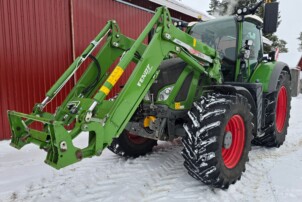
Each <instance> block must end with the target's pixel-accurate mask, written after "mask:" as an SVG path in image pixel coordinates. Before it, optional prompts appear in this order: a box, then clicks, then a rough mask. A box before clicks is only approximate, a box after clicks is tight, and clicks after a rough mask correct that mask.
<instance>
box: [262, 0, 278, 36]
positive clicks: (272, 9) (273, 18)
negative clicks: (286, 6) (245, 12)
mask: <svg viewBox="0 0 302 202" xmlns="http://www.w3.org/2000/svg"><path fill="white" fill-rule="evenodd" d="M278 14H279V3H278V2H274V3H267V4H265V9H264V24H263V33H264V34H272V33H274V32H276V31H277V26H278Z"/></svg>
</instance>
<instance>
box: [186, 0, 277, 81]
mask: <svg viewBox="0 0 302 202" xmlns="http://www.w3.org/2000/svg"><path fill="white" fill-rule="evenodd" d="M261 4H262V2H259V3H258V4H256V5H255V6H254V7H253V8H239V9H238V10H237V12H236V15H234V16H229V17H221V18H217V19H214V20H210V21H206V22H197V23H194V24H193V25H192V27H189V29H188V30H189V31H188V32H189V34H190V35H191V36H193V37H194V38H196V39H198V40H200V41H201V42H203V43H205V44H207V45H208V46H210V47H211V48H213V49H215V50H216V51H217V52H218V53H219V56H220V60H221V61H220V62H221V71H222V74H223V77H224V81H227V82H230V81H239V82H243V81H245V82H246V81H248V79H249V78H250V76H251V75H252V73H253V72H254V70H255V69H256V67H257V66H258V65H259V64H260V63H261V61H262V60H263V52H264V51H263V37H262V32H263V33H273V32H275V31H276V29H277V21H278V4H275V3H270V4H267V5H265V12H264V20H262V19H261V18H260V17H258V16H256V15H255V12H256V10H257V9H258V8H259V7H260V6H261Z"/></svg>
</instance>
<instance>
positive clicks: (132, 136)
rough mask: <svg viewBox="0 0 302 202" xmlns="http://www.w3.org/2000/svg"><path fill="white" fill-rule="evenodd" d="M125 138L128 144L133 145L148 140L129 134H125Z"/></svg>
mask: <svg viewBox="0 0 302 202" xmlns="http://www.w3.org/2000/svg"><path fill="white" fill-rule="evenodd" d="M127 137H128V139H129V140H130V142H132V143H133V144H143V143H144V142H146V141H147V140H148V139H147V138H144V137H140V136H137V135H133V134H131V133H127Z"/></svg>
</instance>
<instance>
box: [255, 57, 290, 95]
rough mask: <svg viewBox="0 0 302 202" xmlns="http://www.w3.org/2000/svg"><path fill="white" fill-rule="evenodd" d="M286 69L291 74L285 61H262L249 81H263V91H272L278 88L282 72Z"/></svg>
mask: <svg viewBox="0 0 302 202" xmlns="http://www.w3.org/2000/svg"><path fill="white" fill-rule="evenodd" d="M283 70H285V71H287V72H288V73H289V75H291V74H290V69H289V67H288V65H287V64H285V63H283V62H276V61H274V62H266V63H261V64H260V65H259V66H258V67H257V69H256V70H255V71H254V73H253V74H252V76H251V78H250V80H249V83H261V84H262V86H263V92H265V93H271V92H273V91H275V90H276V88H277V83H278V78H279V76H280V73H281V72H282V71H283Z"/></svg>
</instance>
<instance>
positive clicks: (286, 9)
mask: <svg viewBox="0 0 302 202" xmlns="http://www.w3.org/2000/svg"><path fill="white" fill-rule="evenodd" d="M179 1H181V2H182V3H184V4H186V5H188V6H190V7H192V8H194V9H195V10H201V11H207V10H208V9H209V3H210V0H179ZM279 2H280V12H281V20H282V22H281V24H280V26H279V28H278V31H277V35H278V36H279V37H280V38H282V39H284V40H285V41H286V42H287V43H288V44H287V48H288V50H289V52H288V53H286V54H280V56H279V60H281V61H284V62H286V63H287V64H288V65H289V66H291V67H294V66H296V65H297V63H298V61H299V59H300V57H301V55H302V52H298V43H299V41H298V40H297V38H298V36H299V33H300V32H302V0H279Z"/></svg>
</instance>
